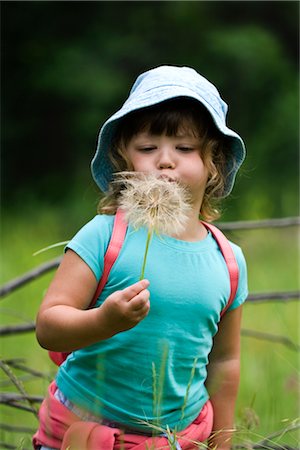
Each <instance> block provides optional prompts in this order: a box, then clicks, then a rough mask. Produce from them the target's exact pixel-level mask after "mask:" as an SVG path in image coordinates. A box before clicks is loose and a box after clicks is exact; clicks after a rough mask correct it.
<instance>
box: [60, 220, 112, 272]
mask: <svg viewBox="0 0 300 450" xmlns="http://www.w3.org/2000/svg"><path fill="white" fill-rule="evenodd" d="M113 220H114V216H106V215H97V216H95V217H94V218H93V219H92V220H91V221H90V222H88V223H87V224H86V225H84V226H83V227H82V228H81V229H80V230H79V231H78V233H77V234H76V235H75V236H74V237H73V239H71V241H70V242H69V243H68V245H67V246H66V248H65V251H67V250H68V249H71V250H73V251H74V252H75V253H77V255H78V256H80V258H81V259H82V260H83V261H84V262H85V263H86V264H87V265H88V266H89V268H90V269H91V270H92V271H93V273H94V275H95V277H96V279H97V281H99V280H100V278H101V276H102V272H103V260H104V255H105V252H106V250H107V247H108V243H109V240H110V236H111V233H112V228H113Z"/></svg>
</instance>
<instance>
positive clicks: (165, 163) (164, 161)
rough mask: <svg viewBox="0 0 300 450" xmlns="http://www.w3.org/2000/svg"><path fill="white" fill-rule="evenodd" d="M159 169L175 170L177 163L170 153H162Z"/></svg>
mask: <svg viewBox="0 0 300 450" xmlns="http://www.w3.org/2000/svg"><path fill="white" fill-rule="evenodd" d="M158 167H159V169H174V167H175V161H174V158H173V157H172V155H171V152H169V151H162V152H161V154H160V157H159V160H158Z"/></svg>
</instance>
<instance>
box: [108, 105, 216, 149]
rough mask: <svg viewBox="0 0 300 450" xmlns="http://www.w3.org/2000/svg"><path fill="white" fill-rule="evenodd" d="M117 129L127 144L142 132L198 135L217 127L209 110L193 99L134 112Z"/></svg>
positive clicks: (171, 135) (202, 135)
mask: <svg viewBox="0 0 300 450" xmlns="http://www.w3.org/2000/svg"><path fill="white" fill-rule="evenodd" d="M118 128H119V129H118V130H117V132H116V140H117V141H120V139H121V140H122V141H123V142H124V144H125V145H126V144H127V143H128V142H129V140H130V139H131V138H132V137H133V136H135V135H136V134H138V133H141V132H148V133H150V134H153V135H157V136H159V135H162V134H164V135H166V136H169V137H173V136H180V135H183V134H189V135H192V136H194V137H197V138H203V137H205V136H206V135H207V131H208V130H209V129H212V128H215V126H214V124H213V121H212V118H211V117H210V114H209V113H208V111H207V110H206V109H205V108H204V107H203V106H202V105H201V104H199V102H196V101H194V100H192V99H185V98H181V99H175V100H169V101H166V102H163V103H160V104H158V105H155V106H152V107H149V108H145V109H142V110H137V111H134V112H132V113H130V114H128V115H127V116H125V117H124V118H123V119H122V121H121V122H120V125H119V127H118Z"/></svg>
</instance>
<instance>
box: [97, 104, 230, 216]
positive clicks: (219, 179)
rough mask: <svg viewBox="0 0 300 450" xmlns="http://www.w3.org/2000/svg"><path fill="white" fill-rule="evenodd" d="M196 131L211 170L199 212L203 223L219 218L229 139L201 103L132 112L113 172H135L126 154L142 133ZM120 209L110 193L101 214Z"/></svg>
mask: <svg viewBox="0 0 300 450" xmlns="http://www.w3.org/2000/svg"><path fill="white" fill-rule="evenodd" d="M186 129H188V130H189V131H191V130H192V131H193V133H194V134H195V136H196V137H197V138H199V139H200V142H201V157H202V159H203V162H204V164H205V166H206V167H207V169H208V172H209V177H208V182H207V185H206V189H205V193H204V197H203V202H202V205H201V209H200V211H199V213H200V215H201V216H202V218H203V219H204V220H207V221H212V220H215V219H217V218H218V217H219V216H220V212H219V210H218V208H217V204H218V200H219V199H220V197H222V195H223V193H224V186H225V181H226V176H227V175H228V167H230V164H229V163H228V159H229V151H228V147H229V146H228V138H226V137H225V136H224V135H223V134H222V133H221V132H220V131H219V130H218V129H217V127H216V126H215V124H214V122H213V120H212V118H211V116H210V114H209V113H208V111H207V110H206V108H205V107H204V106H202V105H201V104H200V103H199V102H197V101H195V100H193V99H189V98H180V99H173V100H168V101H165V102H163V103H160V104H158V105H155V106H152V107H148V108H145V109H142V110H137V111H133V112H131V113H129V114H128V115H127V116H125V117H124V118H123V119H122V120H121V121H120V123H119V125H118V127H117V129H116V132H115V135H114V141H113V145H112V148H111V149H110V154H109V157H110V160H111V163H112V166H113V168H114V172H120V171H124V170H125V171H128V170H133V167H132V164H131V162H130V161H129V159H128V157H127V153H126V146H127V144H128V142H129V141H130V139H131V138H132V137H133V136H135V135H136V134H137V133H139V132H141V131H148V132H149V133H150V134H154V135H160V134H166V135H167V136H176V135H177V134H178V132H179V131H186ZM116 209H117V198H116V193H113V192H109V193H108V194H107V195H106V196H105V197H103V198H102V199H101V201H100V203H99V205H98V212H100V213H102V214H114V213H115V211H116Z"/></svg>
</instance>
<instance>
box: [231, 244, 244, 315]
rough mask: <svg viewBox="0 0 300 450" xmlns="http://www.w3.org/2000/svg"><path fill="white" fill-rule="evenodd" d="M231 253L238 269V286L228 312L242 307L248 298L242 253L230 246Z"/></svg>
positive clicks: (235, 246) (235, 247)
mask: <svg viewBox="0 0 300 450" xmlns="http://www.w3.org/2000/svg"><path fill="white" fill-rule="evenodd" d="M231 245H232V247H233V251H234V254H235V257H236V261H237V264H238V267H239V284H238V288H237V293H236V296H235V298H234V300H233V302H232V304H231V306H230V307H229V308H228V311H231V310H233V309H235V308H237V307H238V306H240V305H242V304H243V303H244V302H245V300H246V298H247V297H248V277H247V264H246V260H245V257H244V255H243V252H242V250H241V248H240V247H238V246H237V245H235V244H232V243H231Z"/></svg>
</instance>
